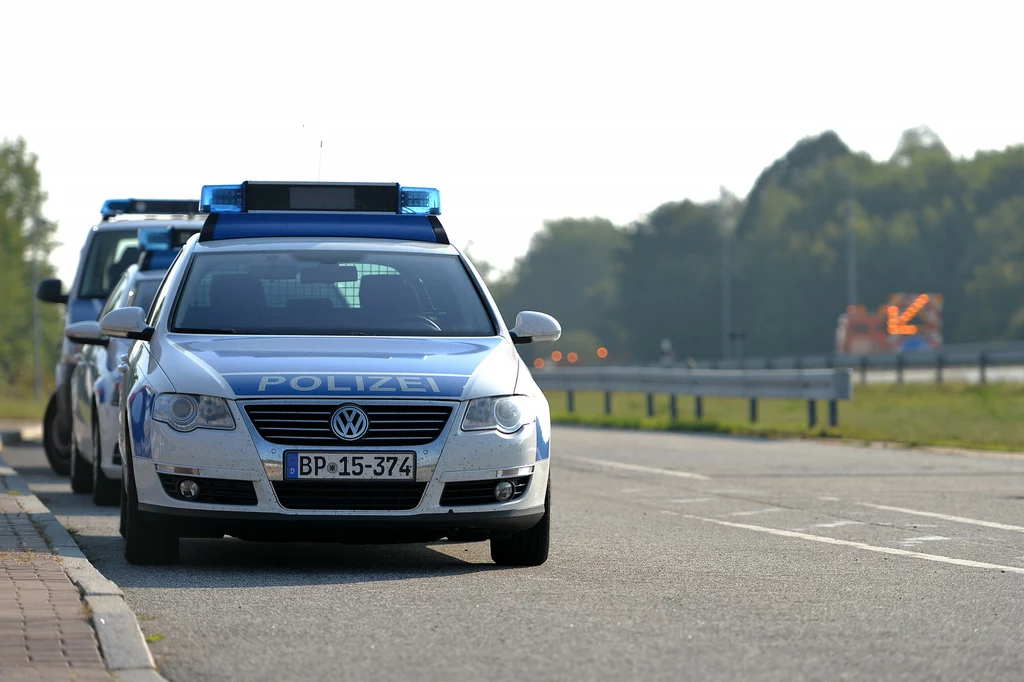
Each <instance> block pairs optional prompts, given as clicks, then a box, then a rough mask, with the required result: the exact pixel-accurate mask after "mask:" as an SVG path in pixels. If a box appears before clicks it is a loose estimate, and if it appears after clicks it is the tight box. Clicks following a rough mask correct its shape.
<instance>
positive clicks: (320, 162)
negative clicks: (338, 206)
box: [316, 140, 324, 182]
mask: <svg viewBox="0 0 1024 682" xmlns="http://www.w3.org/2000/svg"><path fill="white" fill-rule="evenodd" d="M323 165H324V141H323V140H320V159H319V160H318V161H317V162H316V181H317V182H320V169H321V168H322V167H323Z"/></svg>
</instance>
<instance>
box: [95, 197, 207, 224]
mask: <svg viewBox="0 0 1024 682" xmlns="http://www.w3.org/2000/svg"><path fill="white" fill-rule="evenodd" d="M198 212H199V202H198V201H196V200H195V199H107V200H106V201H104V202H103V208H101V209H100V215H101V216H103V220H109V219H111V218H113V217H114V216H119V215H195V214H196V213H198Z"/></svg>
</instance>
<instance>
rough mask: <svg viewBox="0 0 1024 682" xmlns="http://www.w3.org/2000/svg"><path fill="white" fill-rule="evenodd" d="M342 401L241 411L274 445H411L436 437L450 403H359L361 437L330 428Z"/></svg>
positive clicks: (448, 413)
mask: <svg viewBox="0 0 1024 682" xmlns="http://www.w3.org/2000/svg"><path fill="white" fill-rule="evenodd" d="M342 404H347V403H338V404H333V405H332V404H329V403H328V404H324V403H320V404H309V403H306V404H302V403H300V404H292V403H277V404H261V403H254V404H251V405H246V406H245V412H246V414H247V415H249V419H250V420H252V425H253V426H254V427H256V431H257V432H258V433H259V434H260V437H262V438H263V440H265V441H267V442H269V443H276V444H278V445H309V446H339V445H363V446H381V447H387V446H413V445H426V444H427V443H430V442H431V441H434V440H437V438H438V436H440V435H441V431H443V430H444V426H445V424H447V423H448V418H449V417H451V414H452V407H451V406H450V405H417V404H416V403H414V402H413V401H409V404H401V405H394V404H392V405H373V404H360V405H359V407H360V408H362V410H363V412H365V413H366V418H367V420H368V421H369V423H370V427H369V429H367V431H366V434H365V435H364V436H363V437H362V438H358V439H356V440H342V439H340V438H338V437H337V436H335V435H334V431H332V430H331V416H332V415H333V414H334V411H335V410H337V409H338V407H339V406H340V405H342Z"/></svg>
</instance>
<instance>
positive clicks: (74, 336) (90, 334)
mask: <svg viewBox="0 0 1024 682" xmlns="http://www.w3.org/2000/svg"><path fill="white" fill-rule="evenodd" d="M64 336H66V337H68V339H70V340H71V341H74V342H75V343H81V344H85V345H91V346H106V345H107V344H108V343H109V342H110V338H109V337H107V336H104V335H103V331H102V330H101V329H100V323H99V322H97V321H96V320H85V321H84V322H75V323H74V324H69V325H68V326H67V327H65V328H64Z"/></svg>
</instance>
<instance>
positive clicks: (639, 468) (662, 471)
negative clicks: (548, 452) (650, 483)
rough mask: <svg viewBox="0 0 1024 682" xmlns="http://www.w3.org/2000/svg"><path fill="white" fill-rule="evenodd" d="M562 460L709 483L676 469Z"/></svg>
mask: <svg viewBox="0 0 1024 682" xmlns="http://www.w3.org/2000/svg"><path fill="white" fill-rule="evenodd" d="M562 459H572V460H575V461H577V462H586V463H587V464H600V465H601V466H606V467H611V468H612V469H622V470H623V471H639V472H641V473H644V474H661V475H662V476H675V477H676V478H689V479H693V480H695V481H710V480H711V479H710V478H708V477H707V476H704V475H703V474H694V473H691V472H689V471H678V470H676V469H659V468H658V467H645V466H642V465H640V464H626V463H625V462H610V461H608V460H607V459H594V458H592V457H577V456H576V455H562Z"/></svg>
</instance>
